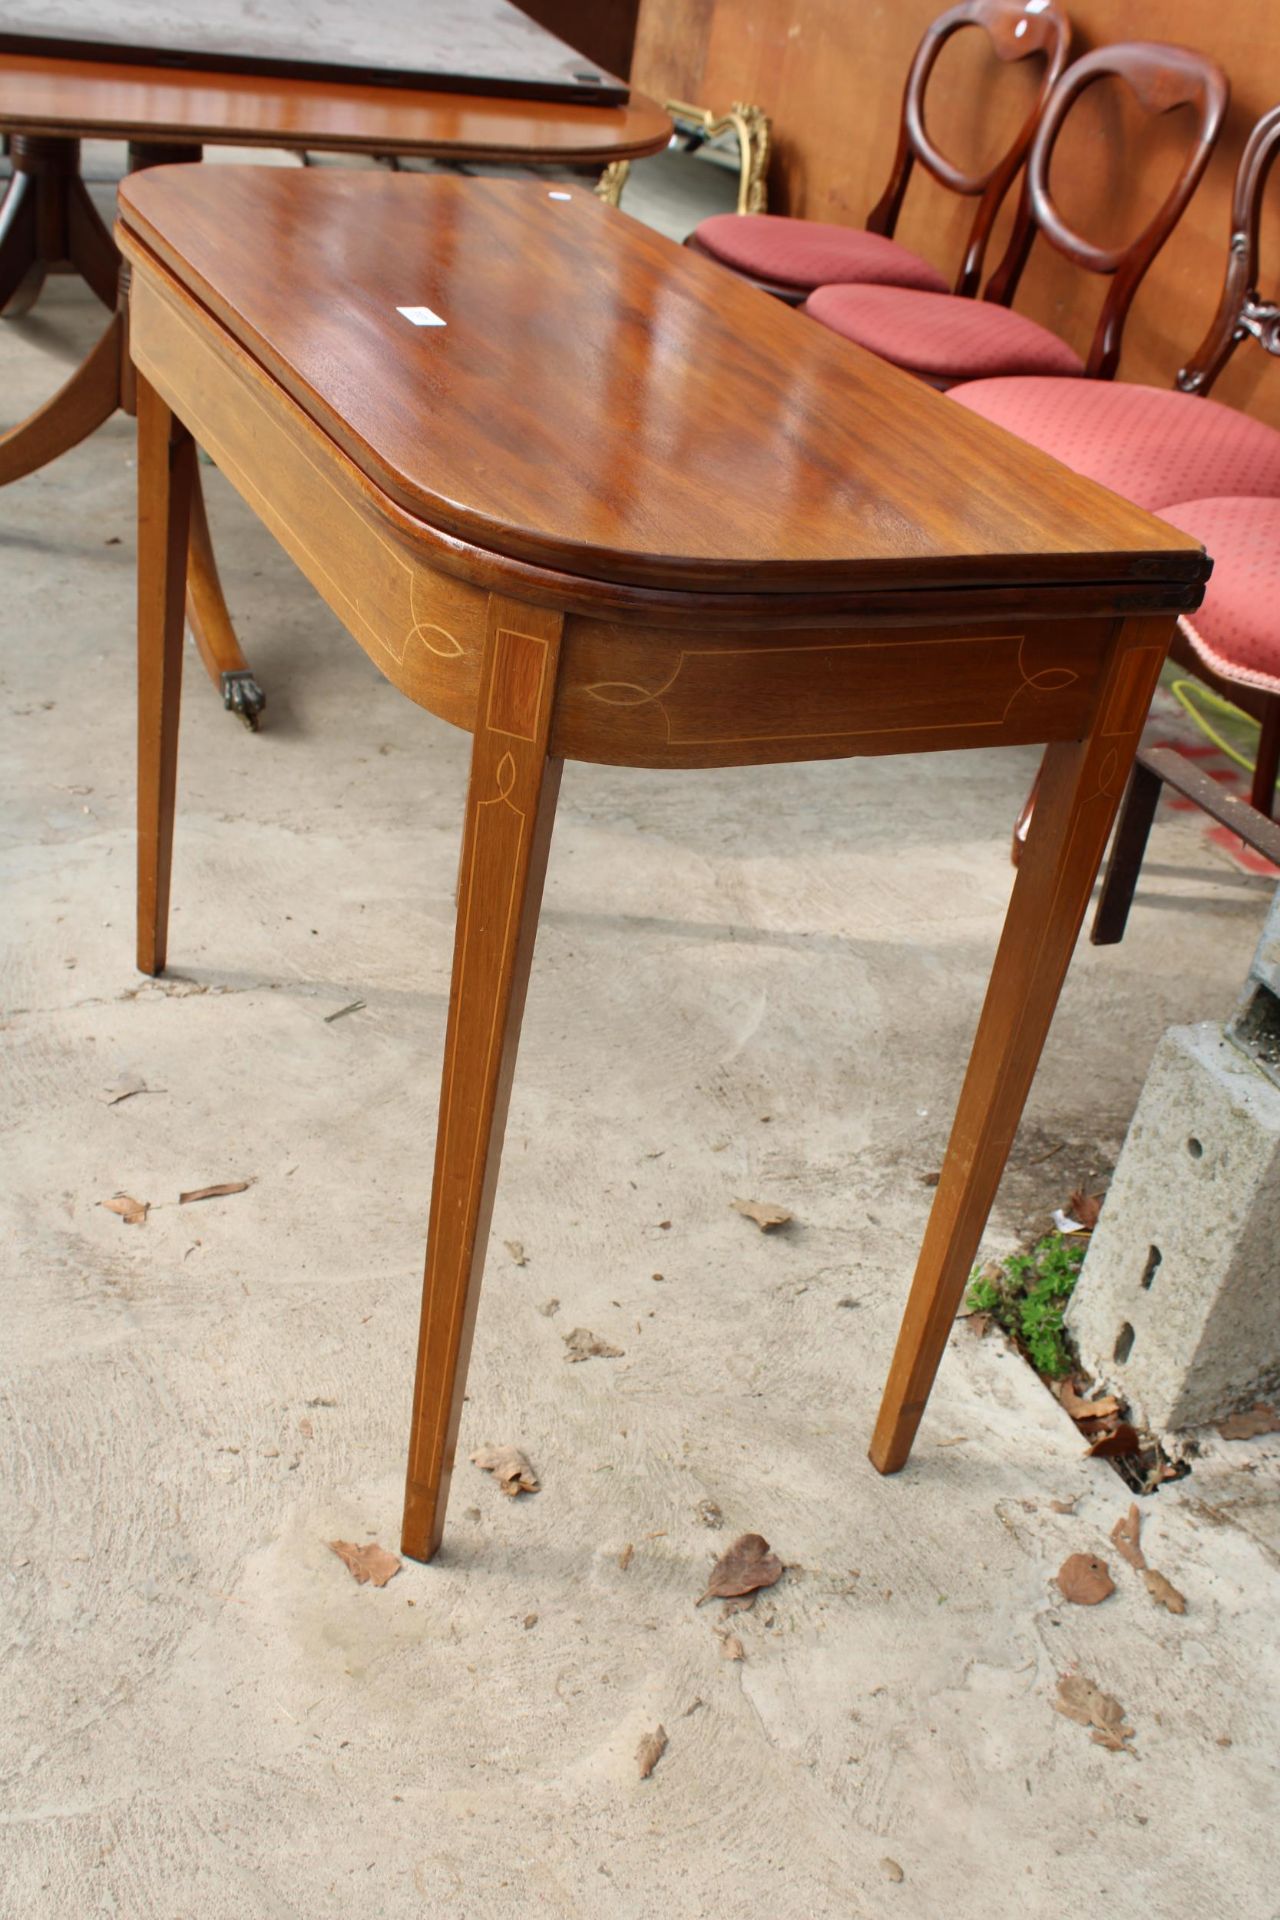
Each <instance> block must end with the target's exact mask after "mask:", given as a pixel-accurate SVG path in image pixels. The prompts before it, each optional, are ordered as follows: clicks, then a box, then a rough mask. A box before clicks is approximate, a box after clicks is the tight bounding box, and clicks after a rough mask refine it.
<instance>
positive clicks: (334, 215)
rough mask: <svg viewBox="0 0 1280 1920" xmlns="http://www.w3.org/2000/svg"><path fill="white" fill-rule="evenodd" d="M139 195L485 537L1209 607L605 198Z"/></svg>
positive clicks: (1053, 486) (395, 189) (859, 359)
mask: <svg viewBox="0 0 1280 1920" xmlns="http://www.w3.org/2000/svg"><path fill="white" fill-rule="evenodd" d="M120 210H121V230H122V234H123V237H124V242H125V245H126V250H128V251H133V250H135V249H136V247H137V245H138V243H139V242H140V243H141V245H142V248H143V249H144V250H145V251H146V252H148V253H150V254H151V255H153V256H155V257H156V258H157V259H158V260H159V261H160V262H161V263H162V264H163V265H164V266H165V267H166V268H167V269H168V270H169V271H170V272H171V273H172V274H173V275H174V276H175V277H176V278H177V279H179V280H180V281H181V282H182V283H183V284H184V285H185V286H186V287H187V288H188V289H189V290H190V291H191V292H192V293H193V294H194V295H195V297H196V298H197V299H198V300H199V301H200V302H201V303H202V304H203V305H204V306H205V307H206V308H207V309H208V310H209V311H210V312H211V313H212V314H213V315H214V316H215V317H216V318H217V320H219V321H220V322H221V323H222V325H223V326H225V327H226V328H227V329H228V330H229V331H230V332H231V333H232V334H233V335H234V336H235V338H236V339H237V340H239V341H240V342H241V343H242V344H243V345H244V346H245V347H246V348H247V349H248V350H249V352H250V353H251V354H252V356H253V357H254V358H255V359H256V360H257V361H258V362H260V364H261V365H262V366H263V367H264V368H265V369H266V370H267V371H268V372H269V373H270V374H271V375H272V376H273V377H274V379H275V380H277V381H278V382H279V384H280V385H281V386H282V387H284V388H285V389H286V390H287V392H288V393H289V394H290V395H291V396H292V397H293V398H294V399H295V400H296V401H297V402H298V403H299V404H300V405H301V406H302V407H303V408H304V409H305V411H306V412H307V413H308V414H309V415H310V416H311V418H312V419H313V420H314V421H315V422H316V423H317V424H318V425H319V426H320V427H321V428H322V429H323V431H324V432H325V433H326V434H327V435H329V436H330V437H331V438H332V440H334V441H335V442H337V443H338V444H339V445H340V446H341V447H342V449H343V450H344V451H345V452H346V453H347V454H348V455H349V457H350V458H351V459H352V460H353V461H355V463H356V464H357V465H358V466H359V467H360V468H361V469H362V470H363V471H364V473H366V474H367V475H368V477H369V478H370V479H371V480H372V481H373V482H374V483H375V484H376V485H377V486H378V487H379V488H380V489H381V490H382V491H383V492H384V493H385V494H386V495H388V496H389V497H390V498H391V499H392V500H393V501H395V502H396V503H398V505H399V506H401V507H402V508H403V509H405V510H406V511H407V512H408V513H409V514H411V515H413V516H414V517H415V519H417V520H419V521H421V522H424V523H426V524H427V525H428V526H430V527H432V528H435V529H437V530H439V531H440V532H441V533H443V534H445V535H447V536H450V537H453V538H456V539H458V540H462V541H465V542H467V543H469V544H470V545H472V546H474V547H476V548H479V549H483V550H487V551H490V552H493V553H498V554H502V555H506V556H512V557H514V558H516V559H518V560H521V561H524V562H527V563H531V564H533V565H536V566H540V567H547V568H555V569H557V570H559V571H560V572H562V573H565V574H568V575H574V576H581V577H582V578H584V579H585V580H592V581H601V582H617V583H622V584H624V585H625V586H627V587H630V588H641V589H668V590H669V589H696V590H705V589H707V588H717V589H719V590H721V591H722V592H729V593H735V594H744V595H748V594H757V595H776V594H783V593H790V594H796V593H803V592H806V591H807V592H810V593H813V594H817V595H821V596H824V597H825V596H829V595H830V594H832V593H840V592H843V593H845V594H849V593H852V594H855V595H856V594H857V593H858V592H866V591H870V590H878V591H885V590H888V589H892V590H893V591H895V592H900V593H903V594H904V595H905V596H906V599H907V601H908V602H909V601H910V598H911V596H912V595H913V594H914V595H917V596H918V595H920V594H921V593H923V592H926V591H930V590H932V591H933V592H934V593H936V592H937V591H938V590H944V589H945V590H948V591H951V592H955V593H959V594H960V595H961V596H963V594H965V593H968V592H970V591H973V590H981V591H982V593H983V594H984V595H985V596H986V600H987V603H988V604H990V595H991V592H992V590H993V589H999V588H1008V587H1011V586H1015V585H1016V586H1021V587H1023V588H1036V589H1039V588H1046V589H1052V590H1053V595H1054V603H1055V607H1056V608H1057V610H1058V611H1060V612H1062V611H1069V610H1070V606H1071V604H1072V596H1071V593H1070V592H1069V591H1067V589H1068V588H1070V586H1071V585H1072V583H1080V584H1084V583H1092V584H1094V585H1097V584H1099V583H1105V584H1107V585H1108V587H1116V588H1119V589H1121V593H1120V596H1119V597H1120V598H1121V599H1125V592H1124V590H1125V589H1128V591H1129V598H1128V600H1127V604H1133V605H1136V606H1142V605H1144V604H1149V605H1151V606H1161V607H1175V606H1177V605H1179V604H1195V602H1196V601H1197V600H1198V598H1199V591H1200V589H1199V584H1198V583H1199V582H1200V581H1201V580H1202V578H1203V576H1204V573H1205V561H1204V557H1203V554H1202V551H1201V549H1200V548H1199V546H1198V545H1197V543H1196V542H1194V541H1192V540H1190V539H1188V538H1187V537H1186V536H1184V535H1183V534H1181V533H1179V532H1177V531H1176V530H1175V529H1173V528H1172V527H1170V526H1168V525H1167V524H1166V523H1165V522H1163V521H1161V520H1157V519H1155V518H1154V517H1153V516H1152V515H1150V514H1147V513H1144V512H1142V511H1141V510H1139V509H1138V508H1136V507H1133V506H1130V505H1129V504H1128V503H1127V502H1125V501H1123V500H1121V499H1120V498H1119V497H1118V496H1117V495H1114V494H1109V493H1107V492H1105V491H1103V490H1102V489H1100V488H1098V487H1096V486H1094V485H1092V484H1090V483H1089V482H1087V481H1084V480H1081V479H1079V478H1078V477H1077V476H1076V475H1074V474H1072V473H1070V472H1069V471H1068V470H1067V469H1066V468H1065V467H1062V466H1060V465H1058V464H1057V463H1056V462H1055V461H1053V460H1050V459H1048V458H1047V457H1046V456H1044V455H1042V454H1040V453H1038V452H1036V451H1035V450H1034V449H1032V448H1031V447H1028V446H1026V445H1024V444H1023V443H1021V442H1019V441H1017V440H1015V439H1013V438H1012V437H1011V436H1009V435H1007V434H1005V433H1004V432H1002V431H1001V430H999V429H997V428H995V427H992V426H991V425H990V424H989V423H988V422H986V421H984V420H981V419H979V418H978V416H977V415H975V414H972V413H969V412H968V411H967V410H965V409H962V408H959V407H957V406H955V405H954V404H953V403H952V402H950V401H949V400H947V399H946V398H945V397H944V396H942V395H939V394H937V393H935V392H933V391H932V390H931V389H929V388H927V387H925V386H923V385H921V384H919V383H917V382H915V381H913V380H911V379H910V378H909V377H908V376H906V375H904V374H901V373H899V372H897V371H895V370H894V369H893V368H890V367H888V366H886V365H885V364H884V363H883V362H881V361H878V360H876V359H874V358H873V357H871V356H870V355H867V354H864V353H862V352H861V351H860V350H859V349H857V348H854V347H852V346H850V344H849V343H848V342H846V341H843V340H841V339H839V338H838V337H837V336H836V335H834V334H832V333H830V332H829V331H828V330H827V329H826V328H823V327H817V326H814V325H813V324H812V323H811V322H810V321H808V320H806V319H805V318H804V317H803V315H800V314H797V313H795V312H793V311H791V310H790V309H789V308H787V307H785V306H783V305H782V304H781V303H780V302H777V301H774V300H771V299H769V298H768V297H767V296H765V295H763V294H760V293H758V292H756V291H754V290H753V289H752V288H750V287H748V286H746V285H745V284H744V283H743V282H741V281H740V280H737V279H736V278H734V277H733V276H731V275H729V274H726V273H724V272H723V271H721V270H720V269H719V268H717V267H716V266H714V265H713V264H712V263H710V262H707V261H705V260H702V259H699V258H697V257H696V256H695V255H693V254H691V253H690V252H689V251H688V250H686V249H684V248H681V247H678V246H675V245H673V244H672V243H671V242H669V241H667V240H665V239H663V238H662V237H661V236H660V235H658V234H656V233H653V232H652V231H650V230H649V229H647V228H645V227H643V226H641V225H640V224H639V223H638V222H636V221H633V220H631V219H629V218H628V217H627V216H626V215H625V214H623V213H620V212H618V211H616V210H615V209H612V208H609V207H605V206H603V205H601V204H600V203H599V202H598V201H597V200H596V199H595V198H594V196H593V195H591V194H590V193H588V192H582V191H548V189H547V188H546V187H545V186H543V185H541V184H536V183H525V182H511V181H487V180H486V181H481V180H457V179H454V178H450V177H438V176H437V177H430V176H413V175H400V176H396V175H383V174H368V173H363V174H361V173H345V172H325V173H320V174H316V173H310V174H304V173H292V172H285V171H281V170H279V169H269V168H251V167H245V168H197V167H183V166H176V167H166V168H164V169H160V170H155V171H151V172H146V173H141V174H136V175H134V176H133V177H132V178H130V179H129V180H127V181H126V182H125V183H124V185H123V186H122V188H121V195H120ZM246 235H253V236H254V240H253V244H251V245H246V243H245V236H246ZM405 307H409V308H415V309H416V308H422V309H427V310H429V311H430V312H431V313H432V314H434V316H436V318H437V319H438V320H440V321H442V322H443V323H444V324H443V325H434V324H432V325H415V324H413V323H412V320H411V319H410V318H406V317H405V315H404V314H402V313H401V312H400V311H399V309H401V308H405ZM1180 596H1181V597H1180ZM828 604H829V602H828Z"/></svg>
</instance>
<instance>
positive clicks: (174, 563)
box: [137, 379, 195, 973]
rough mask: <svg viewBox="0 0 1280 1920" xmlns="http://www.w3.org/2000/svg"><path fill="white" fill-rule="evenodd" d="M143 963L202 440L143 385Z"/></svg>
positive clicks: (161, 897) (159, 918)
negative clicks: (193, 493) (197, 441)
mask: <svg viewBox="0 0 1280 1920" xmlns="http://www.w3.org/2000/svg"><path fill="white" fill-rule="evenodd" d="M137 395H138V967H139V970H140V971H141V972H143V973H163V971H164V962H165V947H166V942H167V934H168V921H169V870H170V867H171V865H172V860H173V808H174V798H175V793H176V786H177V772H178V707H179V701H180V698H181V693H182V633H183V621H182V606H183V595H184V590H185V585H186V571H187V522H188V516H189V512H190V503H191V484H192V475H193V473H194V471H195V447H194V444H193V442H192V439H191V436H190V434H189V433H188V432H187V430H186V428H185V427H183V426H182V425H181V423H180V422H179V421H178V420H176V419H175V418H174V416H173V414H172V413H171V412H170V411H169V408H168V407H167V406H166V405H165V403H164V401H163V400H162V399H161V398H160V396H159V394H158V393H156V391H155V390H154V388H152V387H150V386H148V384H147V382H146V381H145V380H142V379H139V381H138V388H137Z"/></svg>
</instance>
